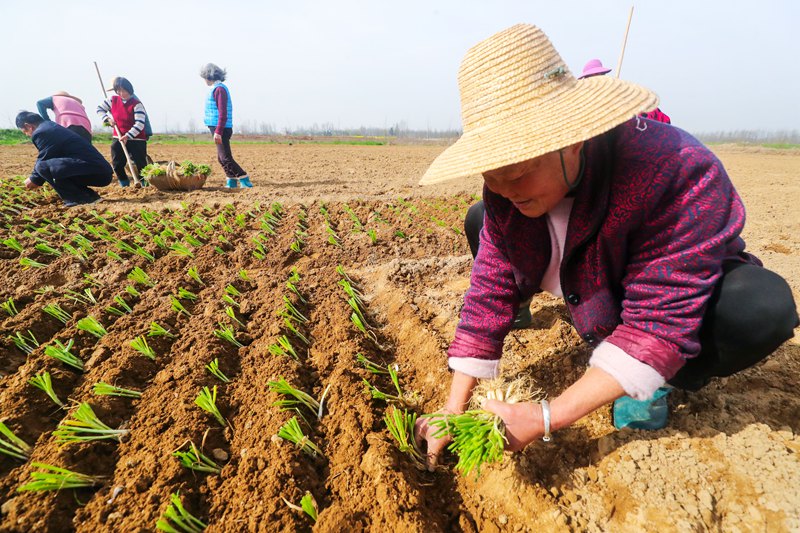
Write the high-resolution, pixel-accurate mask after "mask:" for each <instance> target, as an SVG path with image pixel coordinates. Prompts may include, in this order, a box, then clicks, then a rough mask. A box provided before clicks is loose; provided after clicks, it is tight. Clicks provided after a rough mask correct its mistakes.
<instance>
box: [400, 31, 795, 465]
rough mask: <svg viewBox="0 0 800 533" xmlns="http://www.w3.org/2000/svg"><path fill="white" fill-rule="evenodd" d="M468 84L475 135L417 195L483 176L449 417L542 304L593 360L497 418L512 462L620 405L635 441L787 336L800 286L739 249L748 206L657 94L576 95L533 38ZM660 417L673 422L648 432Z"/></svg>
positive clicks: (479, 65) (472, 55) (607, 91)
mask: <svg viewBox="0 0 800 533" xmlns="http://www.w3.org/2000/svg"><path fill="white" fill-rule="evenodd" d="M459 87H460V92H461V107H462V118H463V124H464V126H463V127H464V133H463V135H462V136H461V138H460V139H459V140H458V141H457V142H456V143H455V144H454V145H452V146H450V147H449V148H447V149H446V150H445V151H444V152H443V153H442V154H441V155H439V157H437V158H436V160H435V161H434V162H433V163H432V164H431V166H430V168H429V169H428V170H427V172H426V173H425V175H424V176H423V178H422V179H421V181H420V183H421V184H431V183H439V182H443V181H446V180H451V179H458V178H465V177H467V176H471V175H475V174H482V175H483V179H484V190H483V200H484V206H485V216H484V217H483V227H482V229H481V231H480V246H479V248H478V253H477V256H476V258H475V263H474V266H473V268H472V274H471V279H470V287H469V289H468V291H467V292H466V295H465V297H464V306H463V309H462V312H461V320H460V322H459V324H458V327H457V329H456V332H455V338H454V340H453V341H452V343H451V345H450V348H449V351H448V362H449V367H450V368H451V369H452V371H453V376H452V381H451V385H450V392H449V396H448V399H447V401H446V403H445V405H444V407H443V408H442V409H441V411H440V413H461V412H463V411H464V410H465V408H466V406H467V404H468V402H469V400H470V398H471V396H472V390H473V388H474V387H475V385H476V384H477V382H478V380H479V379H483V378H492V377H495V376H497V375H498V373H499V368H500V355H501V353H502V348H503V342H504V339H505V337H506V335H507V334H508V332H509V330H510V329H511V326H512V323H513V321H514V316H515V314H516V311H517V308H518V306H519V304H520V302H523V301H524V300H526V299H528V298H530V297H531V296H532V295H533V294H535V293H536V292H539V291H547V292H549V293H551V294H554V295H556V296H560V297H563V298H564V300H565V304H566V307H567V310H568V311H569V314H570V316H571V318H572V324H573V326H574V327H575V329H576V330H577V332H578V334H579V335H580V336H581V337H582V338H583V339H584V341H585V342H586V343H587V344H588V345H589V346H590V347H591V348H592V350H593V351H592V355H591V358H590V360H589V368H588V369H587V370H586V372H585V374H584V375H583V376H582V377H581V378H579V379H578V380H577V381H576V382H575V383H573V384H572V385H570V386H569V387H568V388H567V389H566V390H564V391H563V392H562V393H561V394H560V395H559V396H558V397H556V398H555V399H553V400H552V401H551V402H550V403H549V404H548V403H546V402H541V403H531V402H526V403H518V404H508V403H503V402H499V401H489V402H487V403H486V405H485V409H487V410H488V411H491V412H493V413H495V414H496V415H498V416H499V417H500V418H501V419H502V420H503V422H504V424H505V435H506V438H507V440H508V443H507V448H508V449H511V450H520V449H522V448H524V447H525V446H526V445H527V444H529V443H531V442H533V441H534V440H536V439H538V438H542V437H544V436H548V437H549V433H550V431H551V430H553V431H555V430H558V429H561V428H564V427H566V426H569V425H570V424H572V423H573V422H575V421H577V420H578V419H580V418H582V417H584V416H586V415H588V414H589V413H591V412H593V411H594V410H596V409H598V408H599V407H602V406H604V405H607V404H608V403H610V402H613V401H615V400H617V399H618V398H622V397H623V396H626V395H627V396H629V397H630V398H629V399H630V401H631V402H633V401H642V404H643V406H644V409H642V411H643V416H641V420H640V421H641V422H642V427H658V425H659V422H664V423H666V418H665V414H666V413H665V412H663V413H662V412H656V413H653V411H652V410H650V409H649V407H650V405H651V399H653V398H654V396H658V395H659V392H658V391H659V389H661V388H662V387H664V386H666V385H669V386H672V387H678V388H681V389H684V390H689V391H696V390H698V389H700V388H702V387H703V386H705V385H706V384H707V383H708V382H709V380H710V379H711V378H712V377H715V376H728V375H731V374H734V373H736V372H739V371H741V370H743V369H745V368H747V367H750V366H751V365H753V364H755V363H757V362H758V361H760V360H762V359H764V358H765V357H766V356H767V355H769V354H770V353H772V352H773V351H774V350H776V349H777V348H778V347H779V346H780V345H781V344H782V343H783V342H784V341H786V340H787V339H789V338H791V337H792V335H793V331H792V330H793V328H794V327H796V326H797V325H798V315H797V310H796V307H795V303H794V300H793V297H792V292H791V289H790V288H789V286H788V284H787V283H786V281H784V280H783V278H781V277H780V276H778V275H777V274H775V273H773V272H771V271H769V270H767V269H765V268H763V267H762V266H761V262H760V261H759V260H758V259H757V258H756V257H754V256H753V255H751V254H749V253H747V252H745V243H744V241H743V240H742V238H741V237H740V233H741V231H742V228H743V226H744V220H745V213H744V206H743V204H742V201H741V199H740V198H739V195H738V194H737V192H736V190H735V189H734V187H733V185H732V183H731V181H730V179H729V178H728V176H727V174H726V172H725V169H724V168H723V166H722V164H721V163H720V161H719V160H718V159H717V158H716V157H715V156H714V154H713V153H711V151H710V150H708V149H707V148H706V147H705V146H703V145H702V144H701V143H700V142H699V141H697V140H696V139H694V138H693V137H692V136H691V135H689V134H688V133H686V132H684V131H682V130H680V129H678V128H676V127H673V126H670V125H667V124H663V123H660V122H656V121H652V120H648V119H644V118H641V117H639V116H638V115H639V114H640V113H643V112H647V111H649V110H652V109H655V108H656V106H657V104H658V98H657V96H656V95H655V94H654V93H652V92H651V91H649V90H647V89H645V88H643V87H640V86H638V85H635V84H632V83H628V82H625V81H622V80H620V79H615V78H612V77H608V76H594V77H590V78H585V79H582V80H576V79H575V78H574V77H573V76H572V74H571V73H570V71H569V70H568V68H567V66H566V64H565V63H564V61H563V60H562V59H561V57H560V56H559V54H558V52H557V51H556V50H555V48H553V46H552V44H551V43H550V41H549V39H548V38H547V37H546V35H545V34H544V33H543V32H542V31H541V30H540V29H539V28H537V27H535V26H531V25H527V24H520V25H516V26H513V27H511V28H509V29H507V30H505V31H502V32H500V33H498V34H496V35H494V36H492V37H490V38H489V39H487V40H485V41H483V42H480V43H478V44H477V45H476V46H474V47H473V48H471V49H470V50H469V51H468V52H467V54H466V56H465V58H464V60H463V62H462V64H461V69H460V71H459ZM534 378H535V376H534ZM661 394H662V395H663V392H662V393H661ZM661 399H662V400H665V399H664V398H661ZM664 403H666V401H664ZM664 411H666V409H665V410H664ZM615 414H616V413H615ZM632 414H635V413H632V410H631V409H628V410H626V411H625V412H624V413H623V415H624V416H625V417H628V418H631V417H632ZM639 414H641V413H639ZM651 416H653V417H655V418H659V417H661V418H664V420H663V421H656V423H655V426H648V417H651ZM436 431H437V430H436V428H434V427H432V426H431V425H430V420H429V419H428V418H421V419H419V420H418V422H417V426H416V432H415V436H416V438H417V440H418V442H419V443H420V444H421V443H422V442H423V441H425V442H427V450H428V457H429V465H430V466H433V465H434V464H435V463H436V461H437V458H438V456H439V454H440V452H441V451H442V449H443V448H444V447H445V446H446V444H447V441H446V440H445V439H436V438H434V437H433V434H434V433H435V432H436Z"/></svg>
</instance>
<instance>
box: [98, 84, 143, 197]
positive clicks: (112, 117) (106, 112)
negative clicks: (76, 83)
mask: <svg viewBox="0 0 800 533" xmlns="http://www.w3.org/2000/svg"><path fill="white" fill-rule="evenodd" d="M108 90H109V91H114V92H115V93H117V94H115V95H114V96H112V97H111V98H109V99H107V100H105V101H104V102H103V103H102V104H100V105H99V106H97V114H98V115H100V116H101V117H102V119H103V123H104V124H107V125H109V126H112V127H113V126H114V125H116V126H117V128H116V129H115V130H114V133H113V137H114V140H113V142H112V143H111V166H112V167H114V173H115V174H116V175H117V180H118V181H119V184H120V186H122V187H127V186H129V185H130V184H131V181H130V178H129V177H128V174H127V171H126V167H127V164H128V161H127V159H126V157H125V151H124V150H123V148H122V145H123V144H124V145H125V147H126V148H127V149H128V154H130V156H131V160H132V161H133V165H134V167H135V168H134V170H135V171H136V172H137V173H138V172H140V171H141V170H142V169H143V168H144V167H145V166H147V132H146V131H145V122H146V120H147V112H146V111H145V109H144V105H142V102H140V101H139V99H138V98H136V97H135V96H134V95H133V85H132V84H131V82H129V81H128V80H127V79H126V78H120V77H117V78H114V81H113V82H112V87H111V88H110V89H108ZM117 129H118V130H119V134H120V136H119V137H117Z"/></svg>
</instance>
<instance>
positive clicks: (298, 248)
mask: <svg viewBox="0 0 800 533" xmlns="http://www.w3.org/2000/svg"><path fill="white" fill-rule="evenodd" d="M295 227H296V229H295V230H294V239H292V242H291V244H289V250H291V251H292V252H294V253H296V254H300V253H302V252H303V246H304V245H305V242H306V239H307V238H308V210H307V209H306V207H305V206H303V205H301V206H300V207H299V209H298V210H297V224H296V225H295Z"/></svg>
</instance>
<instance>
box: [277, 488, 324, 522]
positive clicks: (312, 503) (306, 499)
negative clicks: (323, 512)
mask: <svg viewBox="0 0 800 533" xmlns="http://www.w3.org/2000/svg"><path fill="white" fill-rule="evenodd" d="M281 499H282V500H283V503H285V504H286V505H287V506H288V507H289V508H290V509H294V510H295V511H300V512H302V513H306V514H307V515H308V516H309V517H310V518H311V520H313V521H314V522H316V521H317V514H318V513H319V510H318V509H317V501H316V500H315V499H314V496H312V495H311V493H310V492H306V494H305V496H303V497H302V498H301V499H300V505H299V506H297V505H295V504H293V503H292V502H290V501H289V500H287V499H286V498H281Z"/></svg>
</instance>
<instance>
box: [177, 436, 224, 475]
mask: <svg viewBox="0 0 800 533" xmlns="http://www.w3.org/2000/svg"><path fill="white" fill-rule="evenodd" d="M189 446H190V447H189V450H188V451H185V452H183V451H180V450H176V451H174V452H172V455H173V456H174V457H177V458H178V460H179V461H180V463H181V466H184V467H186V468H188V469H190V470H196V471H197V472H206V473H209V474H219V473H220V472H222V467H221V466H219V465H218V464H217V463H215V462H214V460H213V459H211V458H210V457H208V456H207V455H205V454H204V453H203V452H201V451H200V450H198V449H197V446H195V444H194V442H190V443H189Z"/></svg>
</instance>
